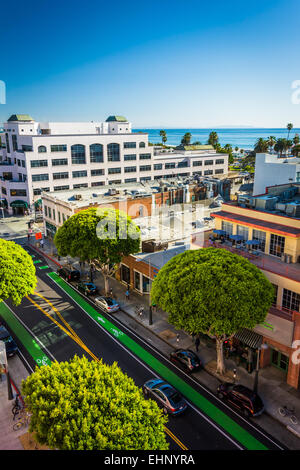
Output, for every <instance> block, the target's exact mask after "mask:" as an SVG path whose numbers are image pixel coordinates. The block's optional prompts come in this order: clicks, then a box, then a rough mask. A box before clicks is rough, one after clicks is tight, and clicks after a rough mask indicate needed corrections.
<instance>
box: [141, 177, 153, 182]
mask: <svg viewBox="0 0 300 470" xmlns="http://www.w3.org/2000/svg"><path fill="white" fill-rule="evenodd" d="M150 180H151V176H142V177H141V178H140V181H150Z"/></svg>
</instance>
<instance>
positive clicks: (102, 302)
mask: <svg viewBox="0 0 300 470" xmlns="http://www.w3.org/2000/svg"><path fill="white" fill-rule="evenodd" d="M95 303H96V304H97V305H98V307H100V308H102V309H103V310H105V311H106V312H108V313H112V312H116V311H117V310H119V308H120V307H119V304H118V302H116V301H115V300H114V299H112V298H111V297H96V298H95Z"/></svg>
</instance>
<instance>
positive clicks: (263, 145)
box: [254, 137, 269, 153]
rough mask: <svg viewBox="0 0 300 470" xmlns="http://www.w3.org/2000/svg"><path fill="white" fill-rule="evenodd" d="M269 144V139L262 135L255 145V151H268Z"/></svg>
mask: <svg viewBox="0 0 300 470" xmlns="http://www.w3.org/2000/svg"><path fill="white" fill-rule="evenodd" d="M268 148H269V145H268V141H267V140H265V139H263V138H262V137H260V138H259V139H257V141H256V144H255V146H254V152H255V153H266V152H267V151H268Z"/></svg>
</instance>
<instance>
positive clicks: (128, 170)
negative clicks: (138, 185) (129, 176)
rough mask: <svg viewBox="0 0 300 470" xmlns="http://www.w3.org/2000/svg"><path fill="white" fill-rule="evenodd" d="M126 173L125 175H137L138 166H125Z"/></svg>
mask: <svg viewBox="0 0 300 470" xmlns="http://www.w3.org/2000/svg"><path fill="white" fill-rule="evenodd" d="M124 172H125V173H135V172H136V166H125V168H124Z"/></svg>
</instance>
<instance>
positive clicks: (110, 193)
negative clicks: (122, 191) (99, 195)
mask: <svg viewBox="0 0 300 470" xmlns="http://www.w3.org/2000/svg"><path fill="white" fill-rule="evenodd" d="M108 194H109V195H110V196H114V195H115V194H117V190H116V189H115V188H109V190H108Z"/></svg>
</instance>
